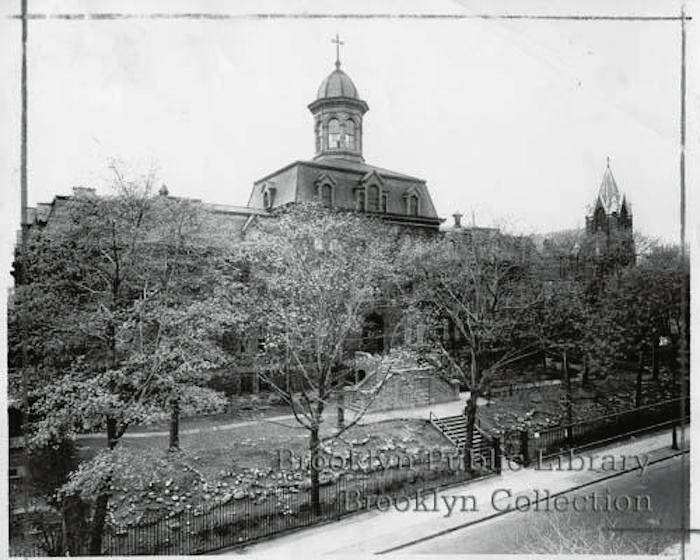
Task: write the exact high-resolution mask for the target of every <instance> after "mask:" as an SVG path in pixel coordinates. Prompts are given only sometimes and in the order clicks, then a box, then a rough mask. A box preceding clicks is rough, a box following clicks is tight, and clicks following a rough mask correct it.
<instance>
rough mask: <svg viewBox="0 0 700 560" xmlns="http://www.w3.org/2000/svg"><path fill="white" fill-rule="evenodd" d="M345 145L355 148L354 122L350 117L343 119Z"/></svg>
mask: <svg viewBox="0 0 700 560" xmlns="http://www.w3.org/2000/svg"><path fill="white" fill-rule="evenodd" d="M344 144H345V147H346V148H350V149H351V150H354V149H355V123H354V122H353V121H351V120H350V119H348V120H346V121H345V142H344Z"/></svg>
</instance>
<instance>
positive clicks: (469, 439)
mask: <svg viewBox="0 0 700 560" xmlns="http://www.w3.org/2000/svg"><path fill="white" fill-rule="evenodd" d="M469 369H470V377H471V380H470V387H469V398H468V399H467V406H466V412H467V414H466V416H467V417H466V423H467V426H466V428H467V433H466V436H465V438H464V469H465V470H466V471H467V472H468V473H469V474H470V475H473V474H474V460H473V457H472V445H473V444H474V426H475V424H476V402H477V399H478V398H479V383H478V370H477V363H476V354H475V353H474V350H473V349H472V351H471V364H470V368H469Z"/></svg>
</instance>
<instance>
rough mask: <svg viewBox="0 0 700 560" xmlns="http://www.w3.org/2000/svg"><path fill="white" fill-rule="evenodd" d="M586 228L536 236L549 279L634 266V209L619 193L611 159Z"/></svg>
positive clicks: (534, 237)
mask: <svg viewBox="0 0 700 560" xmlns="http://www.w3.org/2000/svg"><path fill="white" fill-rule="evenodd" d="M585 218H586V226H585V228H583V229H573V230H565V231H559V232H553V233H549V234H547V235H544V236H542V235H535V236H533V240H534V242H535V244H536V245H537V247H538V249H539V250H540V252H541V254H542V255H543V257H544V264H543V273H544V275H545V276H546V277H547V278H548V279H549V280H556V279H573V278H575V277H579V278H589V279H592V278H594V277H601V276H605V275H607V274H610V273H611V272H613V271H615V270H620V269H621V268H624V267H626V266H630V265H634V263H635V260H636V257H635V243H634V230H633V227H632V207H631V205H630V202H629V201H628V200H627V198H626V196H625V195H624V194H622V193H621V192H620V189H619V188H618V186H617V183H616V181H615V177H613V174H612V170H611V169H610V159H609V158H608V161H607V165H606V168H605V172H604V173H603V180H602V181H601V184H600V187H599V188H598V194H597V195H596V198H595V201H594V202H593V204H592V205H591V206H589V208H588V211H587V213H586V217H585Z"/></svg>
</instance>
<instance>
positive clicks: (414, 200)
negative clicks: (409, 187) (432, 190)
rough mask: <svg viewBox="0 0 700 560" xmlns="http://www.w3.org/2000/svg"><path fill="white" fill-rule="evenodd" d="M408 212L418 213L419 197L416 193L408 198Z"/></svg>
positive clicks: (410, 214)
mask: <svg viewBox="0 0 700 560" xmlns="http://www.w3.org/2000/svg"><path fill="white" fill-rule="evenodd" d="M406 214H408V215H409V216H417V215H418V197H417V196H416V195H415V194H412V195H409V196H408V197H407V198H406Z"/></svg>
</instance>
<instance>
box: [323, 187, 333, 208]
mask: <svg viewBox="0 0 700 560" xmlns="http://www.w3.org/2000/svg"><path fill="white" fill-rule="evenodd" d="M321 202H322V203H323V205H324V206H327V207H330V206H332V205H333V187H332V186H331V185H329V184H327V183H326V184H325V185H322V186H321Z"/></svg>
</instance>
